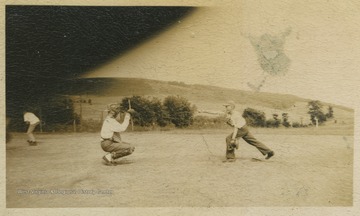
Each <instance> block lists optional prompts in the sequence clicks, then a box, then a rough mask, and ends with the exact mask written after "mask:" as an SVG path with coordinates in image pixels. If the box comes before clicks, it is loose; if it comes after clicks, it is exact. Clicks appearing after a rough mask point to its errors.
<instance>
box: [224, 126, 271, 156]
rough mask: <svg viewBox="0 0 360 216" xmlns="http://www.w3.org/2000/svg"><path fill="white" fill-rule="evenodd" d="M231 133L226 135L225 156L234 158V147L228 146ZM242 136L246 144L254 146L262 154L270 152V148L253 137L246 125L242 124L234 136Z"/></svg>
mask: <svg viewBox="0 0 360 216" xmlns="http://www.w3.org/2000/svg"><path fill="white" fill-rule="evenodd" d="M232 135H233V133H231V134H230V135H229V136H227V137H226V158H227V159H234V158H235V149H234V148H231V147H230V148H229V146H230V145H231V143H230V142H231V139H232ZM240 137H241V138H243V139H244V140H245V141H246V142H247V143H248V144H250V145H252V146H255V147H256V148H257V149H258V150H259V151H260V152H261V154H263V155H266V154H267V153H269V152H271V150H270V149H269V148H268V147H267V146H266V145H264V144H263V143H261V142H260V141H258V140H257V139H255V137H254V136H253V135H252V134H251V133H250V132H249V129H248V127H247V126H244V127H242V128H240V129H238V132H237V134H236V138H240Z"/></svg>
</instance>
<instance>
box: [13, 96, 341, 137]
mask: <svg viewBox="0 0 360 216" xmlns="http://www.w3.org/2000/svg"><path fill="white" fill-rule="evenodd" d="M84 102H86V103H91V102H89V101H84ZM76 103H77V101H74V100H71V99H69V98H68V97H65V96H61V97H58V98H54V99H51V100H47V101H44V103H42V104H41V105H40V104H38V105H34V106H33V107H31V108H28V109H27V110H26V111H30V112H34V113H35V114H36V115H37V116H39V117H40V119H41V120H42V122H43V126H44V127H43V130H44V131H69V130H70V131H71V130H72V127H73V126H76V127H79V128H77V129H76V131H93V132H95V131H98V130H99V129H100V128H101V124H102V122H100V121H96V120H86V119H84V120H81V116H79V114H77V113H76V112H75V108H74V107H75V104H76ZM118 103H119V104H120V107H121V109H122V111H123V112H125V111H126V110H128V109H129V107H131V108H133V109H134V110H135V111H136V112H135V113H134V114H133V116H132V120H133V124H134V125H136V126H139V127H143V128H146V127H155V126H156V127H166V126H174V127H176V128H187V127H192V128H194V129H197V128H203V127H205V128H218V127H222V125H224V122H225V117H224V116H219V117H206V116H199V115H195V113H196V111H197V107H196V106H195V105H193V104H191V103H190V102H189V101H188V100H187V99H186V98H184V97H181V96H174V95H171V96H167V97H165V98H164V99H163V100H160V99H159V98H156V97H144V96H131V97H124V98H122V99H121V101H119V102H118ZM323 108H324V106H323V104H322V103H321V102H320V101H310V102H308V114H309V117H310V120H311V122H312V124H313V125H315V124H316V121H317V122H318V124H319V125H322V124H323V123H324V122H326V121H327V120H328V119H331V118H333V117H334V111H333V108H332V107H331V106H328V109H327V113H325V112H324V111H323ZM243 117H244V118H245V120H246V121H247V124H248V125H249V126H253V127H272V128H278V127H306V126H308V125H305V124H303V123H302V122H291V121H290V120H289V118H290V116H289V114H288V113H285V112H284V113H281V114H277V113H274V114H273V115H272V117H271V118H270V119H267V118H266V116H265V113H264V112H262V111H260V110H256V109H253V108H249V107H248V108H246V109H245V110H244V112H243ZM8 126H9V127H8V129H9V130H11V131H24V129H25V124H24V122H23V119H22V114H20V115H19V116H18V119H12V121H11V122H10V124H9V125H8Z"/></svg>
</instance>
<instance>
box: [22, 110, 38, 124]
mask: <svg viewBox="0 0 360 216" xmlns="http://www.w3.org/2000/svg"><path fill="white" fill-rule="evenodd" d="M24 122H30V124H36V123H38V122H40V119H39V118H38V117H36V115H34V113H31V112H26V113H25V114H24Z"/></svg>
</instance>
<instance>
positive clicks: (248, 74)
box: [5, 0, 360, 111]
mask: <svg viewBox="0 0 360 216" xmlns="http://www.w3.org/2000/svg"><path fill="white" fill-rule="evenodd" d="M185 5H186V4H185ZM359 9H360V3H358V2H357V1H346V2H345V3H344V2H343V1H331V0H329V1H327V0H319V1H316V2H313V1H309V0H304V1H295V0H288V1H286V2H281V1H266V0H252V1H250V0H241V1H232V0H228V1H222V2H221V4H212V5H207V6H198V7H195V8H194V7H187V6H186V7H149V6H147V7H128V6H127V7H69V6H61V7H59V6H56V7H45V6H32V7H29V6H7V7H6V35H5V36H6V99H7V100H6V107H7V111H12V110H17V111H18V110H20V108H22V107H24V106H25V105H26V104H34V103H43V102H46V98H49V97H51V96H52V95H54V94H57V93H60V92H59V91H58V90H59V89H61V88H66V87H67V85H66V80H69V79H73V78H81V77H136V78H147V79H155V80H166V81H181V82H185V83H189V84H205V85H215V86H221V87H226V88H234V89H242V90H248V91H253V90H254V89H253V88H251V87H250V86H255V88H257V87H259V86H260V85H261V88H260V87H259V88H258V90H259V91H262V92H274V93H281V94H293V95H298V96H301V97H304V98H308V99H319V100H322V101H325V102H331V103H335V104H339V105H345V106H349V107H353V108H354V107H355V106H356V105H357V104H358V103H359V100H358V98H359V95H358V90H357V86H358V84H359V83H360V80H359V79H360V76H359V72H358V71H359V70H358V68H360V65H359V61H358V59H359V56H360V43H358V41H359V39H360V38H359V37H360V27H359V25H360V24H359V23H360V13H358V11H359ZM286 32H288V34H286V36H284V37H283V36H282V35H284V34H285V33H286ZM261 38H265V39H266V38H267V39H268V41H266V40H260V39H261ZM254 40H255V41H258V44H256V43H255V44H254V43H252V41H254ZM259 41H260V42H259ZM269 41H270V42H269ZM257 45H259V47H257ZM259 50H260V51H259ZM259 53H260V54H259ZM261 55H262V56H261ZM264 56H265V57H266V58H264ZM274 56H276V58H275V57H274ZM259 57H261V58H259ZM277 57H279V58H278V59H280V60H277ZM280 57H281V58H280ZM284 59H285V60H286V59H288V62H287V63H288V64H284V65H285V66H286V67H285V66H284V68H285V69H284V68H283V70H282V71H281V73H269V71H266V70H264V64H263V63H264V60H265V61H266V60H271V61H274V64H273V65H270V66H277V63H279V62H280V64H281V62H282V61H285V60H284ZM268 66H269V65H268ZM264 80H265V81H264ZM64 83H65V84H64Z"/></svg>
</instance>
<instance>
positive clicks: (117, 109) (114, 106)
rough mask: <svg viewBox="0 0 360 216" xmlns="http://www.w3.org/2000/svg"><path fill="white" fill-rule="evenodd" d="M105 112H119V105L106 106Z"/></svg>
mask: <svg viewBox="0 0 360 216" xmlns="http://www.w3.org/2000/svg"><path fill="white" fill-rule="evenodd" d="M106 111H108V112H110V111H113V112H120V105H119V104H116V103H111V104H108V105H107V109H106Z"/></svg>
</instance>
